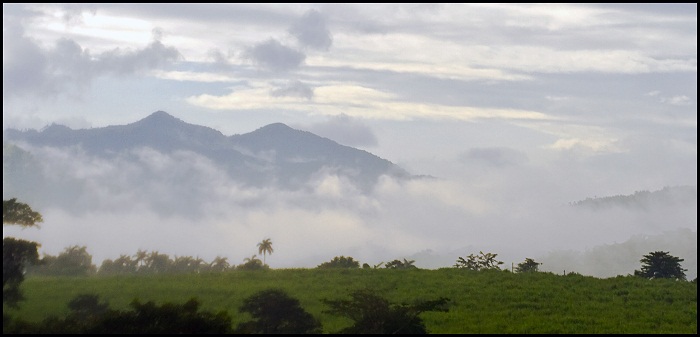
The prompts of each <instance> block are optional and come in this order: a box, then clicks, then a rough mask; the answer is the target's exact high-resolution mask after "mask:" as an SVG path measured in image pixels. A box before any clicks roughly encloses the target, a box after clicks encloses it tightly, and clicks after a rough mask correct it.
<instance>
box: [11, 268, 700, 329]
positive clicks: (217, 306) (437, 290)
mask: <svg viewBox="0 0 700 337" xmlns="http://www.w3.org/2000/svg"><path fill="white" fill-rule="evenodd" d="M268 288H280V289H283V290H285V291H287V293H288V294H289V295H290V296H292V297H295V298H297V299H299V301H300V302H301V305H302V307H303V308H304V309H306V311H308V312H309V313H311V314H312V315H314V316H315V317H317V318H318V319H319V320H320V321H321V323H322V324H323V331H324V333H334V332H337V331H339V330H340V329H341V328H343V327H346V326H348V325H349V324H350V321H349V320H347V319H346V318H343V317H338V316H333V315H329V314H326V313H324V310H327V309H328V308H327V307H326V306H325V304H324V303H323V302H322V300H323V299H340V298H347V297H348V295H349V293H350V292H351V291H353V290H357V289H365V288H370V289H374V290H376V291H377V292H378V293H379V294H381V295H382V296H384V297H386V298H387V299H389V300H390V301H392V302H395V303H401V302H407V303H410V302H412V301H415V300H430V299H437V298H439V297H447V298H449V299H450V300H451V302H452V306H451V307H450V310H449V311H448V312H426V313H423V314H422V316H421V317H422V318H423V320H424V322H425V325H426V327H427V329H428V331H429V332H430V333H518V334H520V333H596V334H602V333H605V334H608V333H679V334H697V284H696V283H691V282H684V281H673V280H667V279H661V280H646V279H642V278H638V277H632V276H626V277H622V276H620V277H616V278H608V279H599V278H594V277H586V276H581V275H578V274H572V275H566V276H563V275H554V274H551V273H521V274H517V273H516V274H514V273H510V272H504V271H469V270H464V269H456V268H445V269H439V270H425V269H416V270H392V269H337V270H333V269H330V270H329V269H279V270H265V271H229V272H223V273H207V274H179V275H120V276H88V277H39V276H30V277H28V278H27V279H26V281H25V282H24V283H23V285H22V290H23V292H24V295H25V297H26V299H25V300H24V301H23V302H21V303H20V309H19V310H7V309H5V312H6V313H9V314H11V315H12V316H13V317H15V318H21V319H24V320H28V321H41V320H42V319H44V318H46V317H48V316H50V315H55V316H64V315H65V314H67V313H68V311H69V310H68V307H67V303H68V302H69V301H70V300H71V299H73V298H74V297H75V296H76V295H79V294H98V295H99V296H100V298H101V299H103V300H106V301H108V302H109V304H110V306H111V307H112V308H115V309H127V308H128V307H129V303H130V302H131V301H132V300H133V299H135V298H138V299H140V300H141V301H142V302H143V301H155V302H156V303H158V304H160V303H164V302H173V303H183V302H185V301H187V300H188V299H190V298H193V297H194V298H196V299H198V300H199V302H200V303H201V304H202V308H201V310H206V311H213V312H218V311H221V310H225V311H227V312H228V313H229V314H230V315H231V316H232V317H233V322H232V323H233V325H236V324H238V323H240V322H243V321H247V320H249V318H250V317H248V316H245V315H243V314H241V313H239V311H238V308H239V306H240V305H241V304H242V301H243V299H244V298H246V297H248V296H250V295H252V294H254V293H255V292H257V291H260V290H263V289H268Z"/></svg>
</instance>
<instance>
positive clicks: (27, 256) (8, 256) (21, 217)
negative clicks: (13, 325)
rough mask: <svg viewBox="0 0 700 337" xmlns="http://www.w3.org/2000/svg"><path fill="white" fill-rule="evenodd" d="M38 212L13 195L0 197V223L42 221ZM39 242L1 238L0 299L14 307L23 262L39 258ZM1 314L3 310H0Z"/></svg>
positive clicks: (33, 222)
mask: <svg viewBox="0 0 700 337" xmlns="http://www.w3.org/2000/svg"><path fill="white" fill-rule="evenodd" d="M43 221H44V220H43V219H42V217H41V214H39V212H36V211H34V210H32V208H31V207H29V205H27V204H25V203H21V202H18V201H17V199H16V198H12V199H10V200H3V201H2V225H3V226H5V225H20V226H22V227H32V226H38V225H37V223H39V222H43ZM38 247H39V244H38V243H36V242H31V241H26V240H19V239H15V238H11V237H7V238H4V239H3V240H2V303H3V304H7V305H9V306H14V307H16V306H17V304H18V302H19V301H21V300H22V298H23V297H22V293H21V292H20V289H19V286H20V284H21V283H22V282H23V281H24V273H25V270H26V268H27V265H29V264H33V263H37V262H38V261H39V252H38ZM3 317H4V314H3Z"/></svg>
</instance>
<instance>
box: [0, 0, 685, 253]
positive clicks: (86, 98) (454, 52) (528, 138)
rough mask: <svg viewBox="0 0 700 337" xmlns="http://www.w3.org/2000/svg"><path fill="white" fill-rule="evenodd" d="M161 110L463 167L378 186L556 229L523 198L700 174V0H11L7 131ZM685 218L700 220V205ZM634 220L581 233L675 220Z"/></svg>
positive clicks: (417, 166) (409, 162)
mask: <svg viewBox="0 0 700 337" xmlns="http://www.w3.org/2000/svg"><path fill="white" fill-rule="evenodd" d="M157 110H163V111H166V112H168V113H170V114H172V115H174V116H176V117H178V118H180V119H182V120H183V121H185V122H188V123H192V124H199V125H205V126H209V127H212V128H214V129H217V130H219V131H221V132H222V133H224V134H225V135H232V134H240V133H247V132H251V131H253V130H255V129H257V128H259V127H262V126H264V125H267V124H270V123H275V122H282V123H286V124H287V125H289V126H292V127H294V128H298V129H302V130H307V131H311V132H313V133H316V134H318V135H321V136H323V137H328V138H331V139H333V140H335V141H337V142H339V143H341V144H344V145H348V146H352V147H356V148H360V149H363V150H366V151H369V152H371V153H374V154H376V155H378V156H380V157H382V158H385V159H388V160H390V161H392V162H394V163H396V164H398V165H400V166H402V167H403V168H405V169H407V170H408V171H410V172H411V173H414V174H425V175H431V176H434V177H438V178H441V179H445V180H441V183H440V184H441V185H438V186H430V187H429V188H428V187H424V186H414V187H411V189H410V190H409V191H408V192H406V191H401V192H397V191H394V190H392V188H393V187H392V186H393V185H391V183H386V186H384V187H385V189H384V190H382V191H384V193H391V194H392V197H391V198H389V199H381V198H380V197H379V196H374V197H375V198H376V199H373V200H374V201H376V202H380V203H382V205H384V206H386V207H387V208H389V209H395V210H396V212H395V214H396V216H397V217H398V218H395V217H392V218H391V220H387V219H384V220H386V221H387V222H392V221H396V222H399V221H405V222H410V221H412V220H414V219H415V218H421V217H422V216H421V214H428V213H421V212H422V211H414V212H402V211H399V210H401V209H404V208H402V207H401V205H410V204H411V203H420V205H421V207H425V209H426V211H425V212H428V211H427V209H430V210H435V211H436V212H437V214H439V215H436V216H427V215H425V216H424V217H425V218H426V220H427V219H428V218H429V219H430V220H429V221H435V222H443V223H451V222H454V219H455V218H459V217H464V218H468V219H471V220H473V221H475V222H478V221H483V223H485V224H486V223H488V224H491V223H493V224H498V225H493V226H491V227H490V229H489V231H492V233H491V232H490V233H491V234H489V235H492V237H491V238H490V240H491V241H490V242H492V243H493V242H497V241H498V239H497V237H498V235H499V233H500V234H504V233H509V232H511V231H512V232H513V234H512V235H513V236H514V237H517V236H522V235H524V234H525V233H528V231H529V230H533V229H535V228H537V230H541V229H542V228H547V226H545V227H535V225H534V223H536V222H537V221H536V220H534V219H533V218H534V217H537V216H541V214H540V213H537V212H531V211H529V212H528V213H527V215H526V214H525V211H522V212H523V213H522V214H520V213H518V212H519V211H520V210H524V209H528V210H531V209H533V207H535V205H541V204H546V205H562V204H566V203H568V202H571V201H576V200H581V199H585V198H587V197H594V196H609V195H619V194H632V193H634V192H635V191H640V190H659V189H662V188H663V187H666V186H678V185H692V186H696V185H697V163H696V162H697V4H670V5H667V4H626V5H619V4H618V5H612V4H610V5H608V4H603V5H590V4H588V5H583V4H542V5H520V4H227V5H220V4H167V5H165V4H3V128H4V129H7V128H19V129H41V128H43V127H45V126H47V125H49V124H51V123H59V124H64V125H67V126H69V127H71V128H74V129H77V128H91V127H102V126H107V125H114V124H128V123H132V122H135V121H137V120H139V119H141V118H144V117H146V116H147V115H149V114H151V113H152V112H154V111H157ZM402 188H405V187H402ZM387 191H390V192H387ZM384 196H386V195H384ZM412 196H413V197H415V198H414V199H412V200H405V199H408V198H411V197H412ZM317 197H318V196H317ZM290 198H291V197H290ZM353 200H356V199H353ZM387 200H390V201H387ZM417 200H420V202H419V201H417ZM492 205H502V206H501V207H494V206H492ZM404 207H405V206H404ZM295 211H296V212H299V213H297V214H296V216H298V217H300V218H304V217H309V218H313V219H314V220H312V219H307V222H309V223H314V221H318V222H320V221H321V220H323V215H324V214H323V213H322V214H321V216H320V217H315V218H314V215H318V213H311V212H307V210H304V209H302V210H299V209H296V210H291V212H295ZM463 212H466V213H463ZM489 212H491V213H489ZM504 212H508V213H512V214H511V215H509V216H508V220H507V221H499V220H503V218H500V216H501V215H496V214H502V213H504ZM453 213H454V214H453ZM389 214H394V213H392V212H387V213H386V214H385V215H382V217H384V218H389V217H390V215H389ZM286 215H288V213H281V212H280V213H279V214H272V215H270V214H267V215H263V214H259V216H263V217H264V216H268V217H270V219H265V220H266V221H277V222H284V220H283V219H285V218H286ZM325 215H328V217H329V218H328V219H325V220H330V219H331V218H335V217H336V216H338V214H325ZM341 215H345V216H338V217H337V218H343V219H345V221H346V223H345V225H347V226H348V227H347V228H352V226H355V225H357V226H360V227H361V228H362V229H363V230H369V229H368V228H369V227H368V226H369V225H368V224H367V219H366V218H354V217H353V216H349V215H348V214H341ZM254 216H255V215H251V216H250V218H249V219H252V217H254ZM482 216H483V217H484V218H480V217H482ZM655 216H658V217H659V219H662V218H664V217H663V216H660V215H655ZM60 217H61V214H57V215H56V216H55V218H60ZM470 217H471V218H470ZM553 217H554V218H556V219H557V220H556V221H563V219H566V218H567V217H566V216H564V215H556V216H553ZM693 217H694V218H693ZM319 219H321V220H319ZM489 219H490V220H489ZM497 219H498V220H497ZM525 219H527V220H525ZM92 220H94V219H91V220H85V219H83V222H85V223H87V222H89V221H92ZM325 220H324V221H325ZM374 220H377V219H376V218H375V219H374ZM520 220H522V222H528V223H533V225H532V227H523V228H521V229H517V230H515V229H513V228H512V227H508V224H512V223H514V222H518V221H520ZM115 221H117V220H116V219H115ZM250 221H251V223H252V222H253V220H250ZM660 221H661V220H660ZM355 222H356V223H357V224H356V223H355ZM678 222H679V223H681V224H682V225H681V226H680V227H683V228H685V227H688V226H690V227H691V228H690V229H691V230H693V231H697V208H695V209H694V210H693V212H692V213H691V214H690V215H688V216H686V217H681V219H680V220H679V221H678ZM693 223H694V225H693ZM339 226H343V224H342V223H341V224H339ZM484 226H486V225H484ZM498 226H503V228H498V229H494V227H498ZM551 226H553V225H551ZM630 226H632V225H630ZM665 226H666V227H664V228H663V230H675V229H676V227H674V225H672V224H665ZM45 227H47V226H45ZM416 228H420V227H416ZM550 229H551V228H550ZM627 229H628V230H624V231H623V230H620V232H619V233H618V234H617V235H615V236H606V235H605V234H604V233H601V232H595V231H593V232H590V233H587V234H586V235H585V236H586V237H588V236H590V237H591V238H594V237H596V238H598V239H599V240H598V241H597V242H594V241H593V239H591V241H585V243H582V244H581V246H580V247H576V248H580V249H592V248H593V247H595V244H614V243H616V242H617V243H619V242H623V241H625V240H627V239H629V238H631V237H633V235H637V234H640V235H657V234H659V233H661V232H662V229H661V228H656V229H655V231H647V230H642V229H640V228H633V227H630V228H627ZM647 229H648V228H647ZM548 230H549V229H548ZM352 232H353V233H355V235H356V236H358V237H364V236H363V234H362V233H363V232H362V230H359V231H352ZM438 232H439V230H438ZM564 232H565V231H564ZM269 233H272V234H274V233H275V232H274V231H271V232H267V233H266V234H269ZM465 233H471V232H469V231H465ZM258 234H262V233H251V238H254V237H257V236H256V235H258ZM412 234H415V235H414V236H411V237H412V238H419V237H421V236H424V235H425V233H423V232H421V230H417V232H416V233H408V234H406V235H407V236H410V235H412ZM339 235H340V234H339ZM445 235H448V234H445ZM465 235H466V234H465ZM340 236H342V235H340ZM340 239H341V238H339V240H340ZM550 239H552V240H554V239H556V238H550ZM251 240H255V239H251ZM278 240H281V238H279V239H278ZM408 240H409V241H410V240H411V239H408ZM542 240H544V241H546V240H545V239H542ZM358 241H360V239H358ZM441 242H442V241H440V240H438V239H435V240H434V241H432V242H430V243H425V242H423V243H421V244H423V245H422V246H421V245H419V244H416V246H421V249H437V247H436V246H439V245H440V244H441ZM282 244H283V243H282V242H280V245H282ZM329 245H330V246H333V245H332V244H329ZM454 245H455V246H454V247H453V248H454V249H458V248H459V247H457V246H456V245H457V244H456V243H455V244H454ZM463 246H464V247H466V246H469V247H474V248H475V249H476V251H478V250H479V248H480V246H479V242H478V241H476V240H466V239H465V242H464V245H463ZM501 246H509V245H508V244H507V243H502V245H501ZM561 246H563V247H564V248H565V247H567V245H566V244H563V245H561ZM144 248H146V247H144ZM553 248H562V247H559V246H557V247H553ZM485 249H486V248H485ZM695 250H697V247H696V248H695ZM355 252H356V254H360V253H358V252H357V251H355ZM398 252H403V251H401V250H395V251H392V253H398ZM124 253H130V252H124ZM467 253H470V252H467V251H465V252H464V254H463V255H467ZM341 254H342V252H338V253H337V254H336V255H341ZM518 254H520V255H518ZM518 254H516V253H513V256H514V257H513V259H515V262H516V263H517V262H518V260H522V259H524V257H525V256H526V255H527V254H529V253H528V252H519V253H518ZM248 255H250V254H248ZM330 257H332V256H330ZM330 257H329V258H328V259H330ZM367 257H368V258H369V255H367ZM239 259H242V257H238V256H231V260H233V261H234V262H235V261H238V260H239ZM289 261H290V262H288V263H289V264H291V263H292V262H291V261H292V260H291V259H290V260H289ZM320 262H323V261H320ZM320 262H319V263H320Z"/></svg>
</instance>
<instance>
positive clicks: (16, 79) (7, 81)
mask: <svg viewBox="0 0 700 337" xmlns="http://www.w3.org/2000/svg"><path fill="white" fill-rule="evenodd" d="M180 57H181V55H180V53H179V52H178V51H177V49H175V48H174V47H169V46H166V45H164V44H163V43H161V42H160V41H159V40H157V39H154V40H153V41H152V42H151V43H150V44H149V45H147V46H146V47H144V48H142V49H137V50H133V49H121V48H115V49H112V50H110V51H106V52H103V53H99V54H96V55H93V54H92V53H90V51H89V50H88V49H85V48H83V47H81V46H80V45H79V44H78V43H77V42H75V41H74V40H71V39H66V38H62V39H59V40H57V41H56V42H55V43H54V45H53V46H50V47H45V46H42V45H40V44H39V43H38V42H37V41H35V40H34V39H32V38H30V37H28V36H26V35H25V34H24V30H23V29H22V27H20V26H14V27H11V28H10V29H6V30H4V31H3V76H2V78H3V97H5V96H16V95H23V94H35V95H58V94H63V93H70V94H76V93H77V94H79V93H80V91H81V90H82V89H84V88H85V87H86V86H88V85H89V84H90V83H91V81H92V80H94V79H95V78H97V77H99V76H104V75H110V74H111V75H128V74H135V73H139V72H143V71H145V70H150V69H157V68H159V67H162V66H164V65H166V64H168V63H171V62H174V61H177V60H179V59H180Z"/></svg>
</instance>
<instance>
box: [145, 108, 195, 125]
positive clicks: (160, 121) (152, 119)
mask: <svg viewBox="0 0 700 337" xmlns="http://www.w3.org/2000/svg"><path fill="white" fill-rule="evenodd" d="M185 124H187V123H185V122H184V121H183V120H181V119H179V118H177V117H175V116H173V115H171V114H169V113H167V112H165V111H162V110H158V111H156V112H154V113H152V114H150V115H148V116H147V117H146V118H144V119H142V120H140V121H138V122H136V123H133V124H132V125H138V126H142V127H143V126H147V127H163V126H166V127H173V126H181V125H185Z"/></svg>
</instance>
